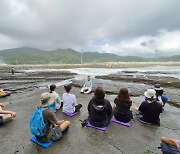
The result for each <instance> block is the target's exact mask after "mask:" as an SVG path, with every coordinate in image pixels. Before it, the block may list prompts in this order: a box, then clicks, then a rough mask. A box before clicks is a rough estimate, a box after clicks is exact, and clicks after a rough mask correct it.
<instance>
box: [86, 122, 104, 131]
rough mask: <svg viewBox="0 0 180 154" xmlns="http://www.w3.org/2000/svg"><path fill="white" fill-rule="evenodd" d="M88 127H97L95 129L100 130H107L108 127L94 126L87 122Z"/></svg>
mask: <svg viewBox="0 0 180 154" xmlns="http://www.w3.org/2000/svg"><path fill="white" fill-rule="evenodd" d="M86 126H87V127H91V128H95V129H99V130H102V131H105V130H106V129H107V127H102V128H101V127H96V126H93V125H91V124H90V122H88V123H87V125H86Z"/></svg>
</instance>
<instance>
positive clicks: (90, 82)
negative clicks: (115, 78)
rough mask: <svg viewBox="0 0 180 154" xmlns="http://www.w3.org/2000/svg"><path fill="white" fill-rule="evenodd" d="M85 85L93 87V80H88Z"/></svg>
mask: <svg viewBox="0 0 180 154" xmlns="http://www.w3.org/2000/svg"><path fill="white" fill-rule="evenodd" d="M84 87H92V81H91V80H89V81H88V80H86V81H85V83H84Z"/></svg>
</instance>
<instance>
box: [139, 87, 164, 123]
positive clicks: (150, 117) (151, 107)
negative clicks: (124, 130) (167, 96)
mask: <svg viewBox="0 0 180 154" xmlns="http://www.w3.org/2000/svg"><path fill="white" fill-rule="evenodd" d="M144 96H145V101H143V102H142V103H141V105H140V106H139V108H137V107H136V109H137V110H138V111H139V112H140V114H139V115H138V117H139V119H140V120H142V121H144V122H147V123H151V124H154V125H158V126H160V118H159V116H160V113H162V104H160V103H159V102H157V101H156V91H155V90H154V89H148V90H147V91H146V92H145V93H144Z"/></svg>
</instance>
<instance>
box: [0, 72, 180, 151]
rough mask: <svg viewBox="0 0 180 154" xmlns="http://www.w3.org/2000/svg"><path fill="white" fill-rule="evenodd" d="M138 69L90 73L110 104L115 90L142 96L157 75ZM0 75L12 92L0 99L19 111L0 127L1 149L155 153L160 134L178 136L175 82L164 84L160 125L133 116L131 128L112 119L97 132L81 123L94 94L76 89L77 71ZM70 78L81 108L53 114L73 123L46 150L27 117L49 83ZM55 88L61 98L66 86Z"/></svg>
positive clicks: (137, 100) (178, 92)
mask: <svg viewBox="0 0 180 154" xmlns="http://www.w3.org/2000/svg"><path fill="white" fill-rule="evenodd" d="M138 73H139V72H137V71H136V72H134V71H123V72H118V73H117V74H111V75H106V76H96V78H92V80H93V90H94V88H95V87H97V86H98V85H101V86H103V87H104V88H105V90H106V98H107V99H108V100H110V102H111V104H113V100H114V98H115V97H116V95H117V92H118V91H119V89H120V88H121V87H127V88H128V89H129V91H130V94H131V99H132V100H133V102H134V104H135V105H137V106H138V105H139V104H140V103H141V102H142V101H143V99H144V96H143V93H144V91H145V90H147V89H148V88H151V87H153V85H154V83H155V81H156V80H158V78H157V77H155V76H151V75H153V74H155V72H151V75H150V74H149V73H147V72H144V75H145V76H147V81H146V80H145V79H146V78H145V77H144V76H138V75H137V74H138ZM0 74H1V75H0V87H1V88H3V89H6V90H9V91H11V93H12V94H11V96H8V97H4V98H0V102H1V103H4V104H6V109H7V110H12V111H15V112H17V116H16V117H15V119H14V120H13V121H11V122H9V123H7V124H4V125H1V126H0V127H1V133H0V138H1V146H0V151H1V153H6V154H12V153H13V154H24V153H26V154H31V153H40V154H49V153H62V154H67V153H72V152H73V153H74V154H81V153H82V154H84V153H86V154H92V153H103V154H106V153H107V154H108V153H112V154H129V153H133V154H141V153H144V152H145V151H147V150H149V151H151V153H156V154H158V153H160V150H159V149H158V148H157V147H158V146H159V144H160V137H161V136H169V137H173V138H180V135H179V134H180V130H179V127H180V122H179V117H180V112H179V108H178V107H179V104H180V102H179V98H180V88H178V87H177V86H176V87H175V86H173V85H174V84H172V86H170V87H169V85H168V84H164V85H163V88H164V91H165V94H166V95H168V97H169V103H168V104H167V105H166V106H165V110H164V111H163V113H162V114H161V117H160V118H161V126H160V127H156V126H151V125H143V124H141V123H140V122H139V121H138V120H137V118H136V116H135V115H134V119H133V120H132V126H131V127H129V128H127V127H124V126H121V125H118V124H115V123H113V122H111V123H110V125H109V126H108V129H107V130H106V131H105V132H101V131H98V130H95V129H92V128H87V127H84V128H82V127H81V122H80V120H83V119H85V118H86V117H87V115H88V111H87V105H88V102H89V100H90V99H91V98H92V97H93V93H91V94H88V95H83V94H80V88H81V87H82V86H83V84H84V80H82V79H81V80H78V79H77V78H74V77H75V76H76V74H75V73H71V72H68V71H64V70H63V71H62V70H41V71H32V70H27V71H24V70H23V71H22V70H18V71H16V73H15V76H12V75H11V73H10V71H9V72H8V71H7V70H0ZM120 74H121V75H120ZM134 75H136V78H141V77H142V79H143V82H142V81H140V80H138V81H136V82H133V81H134ZM113 76H114V77H113ZM118 76H119V77H118ZM68 79H70V80H71V81H72V86H73V88H72V93H73V94H75V95H76V97H77V102H78V103H81V104H82V105H83V107H82V109H81V111H80V113H79V114H78V115H76V116H75V117H72V118H70V117H67V116H65V115H63V114H62V111H61V110H60V111H58V112H57V113H56V114H57V117H58V118H59V119H64V120H69V121H70V122H71V125H70V128H69V130H68V132H67V133H65V134H63V137H62V139H61V140H60V141H58V142H56V143H54V144H53V145H52V146H51V147H50V148H48V149H44V148H42V147H39V146H37V145H36V144H34V143H32V142H30V141H29V138H30V137H31V134H30V131H29V119H30V117H31V115H32V113H33V111H34V109H35V107H36V106H38V105H39V97H40V95H41V93H42V92H45V91H49V88H48V85H49V84H52V83H59V82H64V81H66V80H68ZM158 81H160V80H158ZM165 81H171V82H176V81H178V80H177V79H175V78H169V77H166V78H165V77H164V78H163V79H162V81H161V84H162V83H163V82H165ZM177 85H178V83H177ZM56 91H57V92H58V93H59V95H60V97H62V94H63V93H64V87H63V86H57V90H56ZM170 104H172V105H173V106H172V105H170ZM133 114H135V113H133ZM77 147H78V148H77Z"/></svg>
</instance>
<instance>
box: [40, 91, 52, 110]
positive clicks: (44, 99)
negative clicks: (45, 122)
mask: <svg viewBox="0 0 180 154" xmlns="http://www.w3.org/2000/svg"><path fill="white" fill-rule="evenodd" d="M54 100H55V97H54V95H52V94H51V93H49V92H44V93H42V94H41V97H40V106H41V107H46V106H48V105H50V104H51V103H53V102H54Z"/></svg>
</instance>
